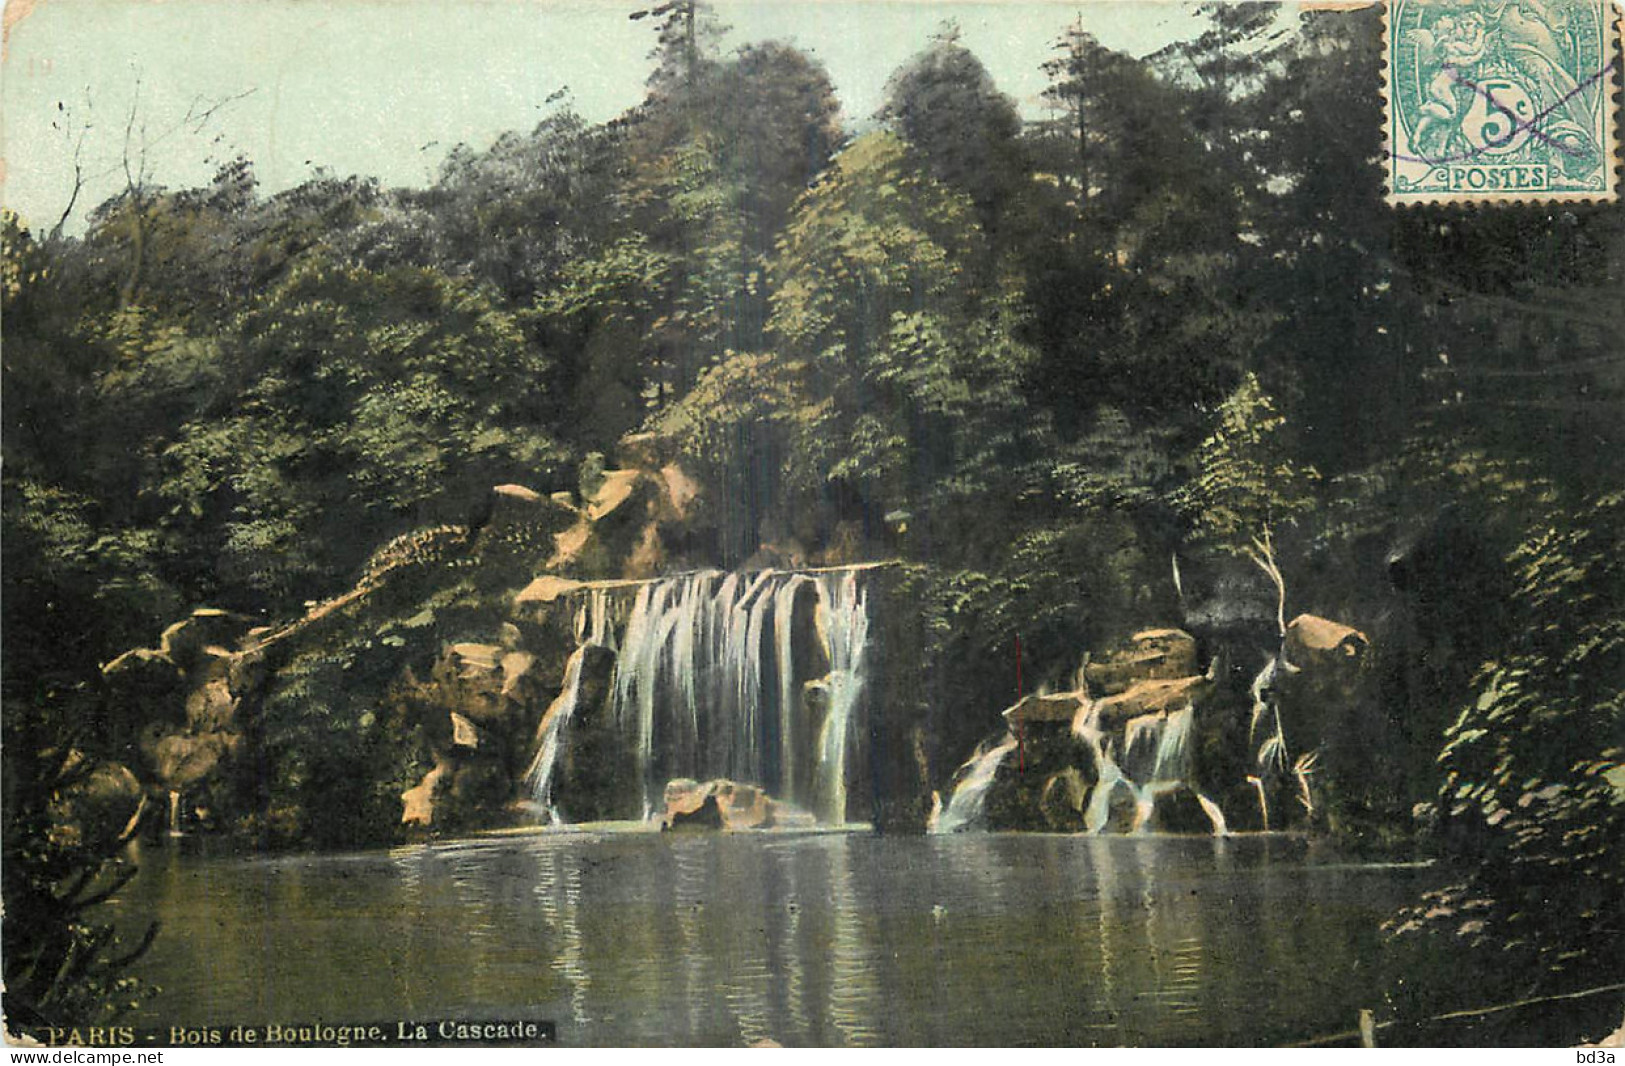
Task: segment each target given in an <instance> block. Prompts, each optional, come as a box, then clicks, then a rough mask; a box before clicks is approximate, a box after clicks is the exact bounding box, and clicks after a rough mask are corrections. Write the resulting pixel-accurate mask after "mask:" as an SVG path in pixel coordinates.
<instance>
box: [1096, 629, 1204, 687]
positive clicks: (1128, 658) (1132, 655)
mask: <svg viewBox="0 0 1625 1066" xmlns="http://www.w3.org/2000/svg"><path fill="white" fill-rule="evenodd" d="M1197 672H1198V671H1197V667H1196V638H1195V637H1193V636H1191V635H1190V634H1189V633H1187V632H1185V631H1184V630H1182V629H1146V630H1142V631H1140V632H1138V633H1136V634H1134V636H1132V637H1130V638H1129V641H1128V643H1127V644H1126V645H1124V646H1123V647H1121V648H1117V649H1114V650H1113V651H1111V652H1108V653H1107V654H1106V656H1105V657H1104V658H1102V659H1101V660H1100V661H1098V662H1092V663H1089V664H1088V665H1087V666H1085V667H1084V668H1083V676H1084V680H1085V681H1086V682H1087V683H1088V686H1089V690H1090V691H1091V692H1098V693H1100V694H1101V695H1106V696H1112V695H1116V694H1118V693H1121V692H1126V691H1127V690H1128V689H1130V688H1132V687H1133V686H1134V685H1136V684H1138V683H1140V682H1141V681H1163V680H1173V679H1176V678H1181V677H1190V676H1191V675H1192V674H1195V673H1197Z"/></svg>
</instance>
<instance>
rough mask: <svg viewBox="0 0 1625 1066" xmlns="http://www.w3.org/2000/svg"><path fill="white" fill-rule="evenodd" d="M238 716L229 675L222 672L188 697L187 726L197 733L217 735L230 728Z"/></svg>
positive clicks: (199, 686)
mask: <svg viewBox="0 0 1625 1066" xmlns="http://www.w3.org/2000/svg"><path fill="white" fill-rule="evenodd" d="M236 714H237V699H236V697H234V696H233V695H232V694H231V685H230V681H229V678H228V675H227V674H226V673H225V672H224V671H222V672H220V673H219V674H217V675H216V676H214V677H211V678H209V679H208V680H206V681H204V682H203V683H202V684H201V685H198V686H197V687H196V688H194V689H193V690H192V691H191V692H190V693H189V694H188V695H187V697H186V724H187V725H188V726H189V727H190V728H191V729H192V730H193V731H195V732H199V733H215V732H219V731H221V730H224V729H228V728H230V726H231V724H232V720H233V719H234V718H235V717H236Z"/></svg>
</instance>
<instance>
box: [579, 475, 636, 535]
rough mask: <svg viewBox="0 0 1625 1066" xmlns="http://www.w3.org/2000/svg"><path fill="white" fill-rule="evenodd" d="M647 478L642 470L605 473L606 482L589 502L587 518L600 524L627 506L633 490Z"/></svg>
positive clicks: (603, 482)
mask: <svg viewBox="0 0 1625 1066" xmlns="http://www.w3.org/2000/svg"><path fill="white" fill-rule="evenodd" d="M646 477H647V475H646V474H644V473H643V471H641V470H606V471H604V480H603V481H602V482H601V483H600V484H599V486H598V488H597V491H595V492H594V493H593V494H592V496H591V497H590V498H589V499H588V500H587V517H588V518H589V519H591V520H592V521H594V522H598V521H601V520H603V519H604V518H606V517H608V516H609V515H611V514H613V513H615V511H617V510H619V509H620V508H621V507H624V506H626V504H627V501H629V500H631V499H632V495H633V490H634V489H636V488H637V487H638V483H639V482H640V481H643V480H644V479H645V478H646Z"/></svg>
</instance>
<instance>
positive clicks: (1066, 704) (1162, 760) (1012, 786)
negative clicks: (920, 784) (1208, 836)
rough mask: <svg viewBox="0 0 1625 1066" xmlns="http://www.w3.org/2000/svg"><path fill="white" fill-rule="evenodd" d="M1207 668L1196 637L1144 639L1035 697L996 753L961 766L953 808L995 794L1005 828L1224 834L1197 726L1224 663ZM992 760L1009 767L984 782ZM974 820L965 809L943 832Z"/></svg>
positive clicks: (993, 817) (1013, 719) (994, 809)
mask: <svg viewBox="0 0 1625 1066" xmlns="http://www.w3.org/2000/svg"><path fill="white" fill-rule="evenodd" d="M1196 670H1197V654H1196V641H1195V639H1194V638H1193V637H1191V635H1190V634H1188V633H1185V632H1183V631H1182V630H1177V629H1148V630H1142V631H1141V632H1138V633H1136V634H1134V635H1133V636H1132V637H1131V638H1130V639H1129V640H1128V641H1126V642H1125V643H1124V644H1123V645H1122V646H1120V647H1118V648H1114V649H1112V650H1110V651H1109V652H1107V653H1106V654H1105V655H1104V656H1102V657H1101V658H1100V659H1098V660H1096V661H1094V662H1090V663H1089V664H1087V665H1086V666H1085V668H1084V671H1083V679H1084V682H1085V687H1084V688H1081V689H1078V690H1075V691H1071V692H1059V693H1046V694H1036V695H1031V696H1027V697H1025V698H1023V699H1022V700H1020V701H1019V702H1017V703H1016V704H1015V705H1014V706H1012V707H1010V708H1009V709H1007V710H1006V711H1005V712H1004V718H1005V721H1006V723H1007V724H1008V727H1009V732H1008V734H1007V739H1006V740H1005V741H1004V742H1003V743H999V742H998V741H996V740H995V741H989V742H988V743H987V744H984V745H983V747H982V749H981V750H980V752H979V753H978V755H977V756H974V757H973V758H972V759H971V760H970V761H969V762H967V763H966V764H965V766H964V767H962V768H961V770H960V773H959V774H957V775H956V777H955V780H954V781H953V782H951V783H950V800H949V809H950V810H953V809H954V808H955V806H956V805H955V804H954V803H953V801H952V792H953V790H957V789H962V788H986V795H985V799H983V800H982V801H981V806H982V812H981V818H982V821H983V823H984V824H985V825H986V826H987V827H988V828H993V829H1045V830H1051V831H1067V832H1071V831H1077V830H1083V829H1088V830H1091V831H1102V830H1123V831H1132V830H1138V829H1145V828H1153V827H1155V828H1160V829H1166V830H1169V831H1182V832H1183V831H1200V832H1211V831H1215V830H1222V829H1223V828H1224V820H1223V817H1222V814H1220V813H1219V811H1218V808H1217V806H1216V805H1214V804H1212V803H1211V802H1210V801H1208V800H1207V797H1206V796H1205V795H1203V793H1202V791H1201V788H1200V786H1199V785H1198V780H1199V778H1200V776H1201V775H1200V772H1199V764H1200V759H1199V758H1198V755H1199V750H1198V749H1199V747H1200V745H1201V743H1202V738H1201V737H1200V736H1199V735H1198V728H1199V727H1198V724H1197V723H1198V722H1199V721H1200V720H1201V717H1202V715H1203V713H1204V708H1205V707H1206V706H1207V705H1208V703H1209V702H1210V700H1211V699H1212V697H1213V695H1214V693H1215V691H1216V689H1217V681H1216V674H1217V663H1216V662H1215V663H1212V664H1210V665H1209V669H1208V670H1207V672H1205V673H1197V672H1196ZM990 756H998V762H997V764H996V767H995V768H994V769H993V770H992V772H991V778H990V780H983V779H984V778H987V777H988V774H989V772H988V769H987V763H988V760H989V758H990ZM958 807H960V808H962V807H963V804H960V805H958ZM1192 811H1194V812H1195V816H1194V817H1193V816H1192ZM963 817H964V814H963V811H962V810H961V811H959V812H958V813H957V815H956V817H955V818H950V819H945V818H941V817H939V819H938V824H939V826H946V825H949V824H955V825H957V823H958V822H959V820H960V819H962V818H963Z"/></svg>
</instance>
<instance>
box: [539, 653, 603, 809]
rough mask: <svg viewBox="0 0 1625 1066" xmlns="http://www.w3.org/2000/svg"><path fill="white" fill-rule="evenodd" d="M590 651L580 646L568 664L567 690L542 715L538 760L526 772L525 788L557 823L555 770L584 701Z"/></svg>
mask: <svg viewBox="0 0 1625 1066" xmlns="http://www.w3.org/2000/svg"><path fill="white" fill-rule="evenodd" d="M587 648H588V645H586V644H582V645H580V646H579V647H577V648H576V650H575V651H573V652H571V653H570V658H569V660H568V661H567V662H566V663H565V664H564V687H563V688H562V689H560V691H559V695H558V698H557V699H555V700H554V701H553V702H552V704H550V705H549V706H548V708H547V713H545V714H543V715H542V722H541V725H540V726H538V727H537V732H538V735H539V738H540V743H539V744H538V745H537V747H536V757H535V758H534V759H532V760H531V763H530V768H529V769H527V770H526V771H525V787H526V788H527V789H528V790H529V791H530V798H531V801H532V802H533V803H535V804H536V807H537V809H538V810H544V811H546V812H547V813H548V815H549V820H550V821H552V822H553V823H554V824H557V823H558V822H560V821H561V820H562V819H560V818H559V815H558V812H557V811H556V810H555V808H554V807H553V767H554V765H555V764H556V763H557V762H558V757H559V739H560V738H561V737H562V736H563V735H564V727H565V726H566V725H568V724H569V722H570V719H571V718H572V717H574V716H575V713H576V704H577V703H579V702H580V701H581V664H582V660H583V659H585V658H586V657H587Z"/></svg>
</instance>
